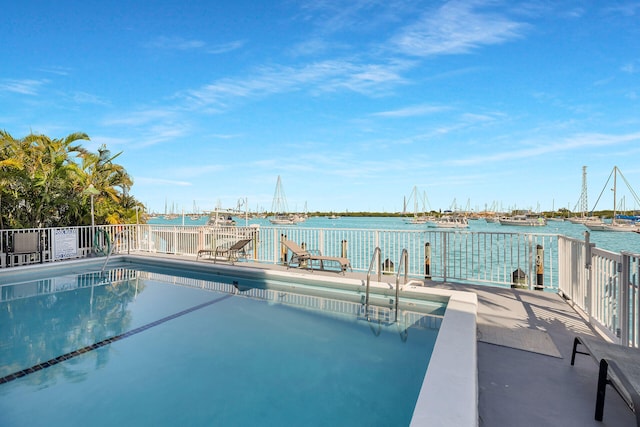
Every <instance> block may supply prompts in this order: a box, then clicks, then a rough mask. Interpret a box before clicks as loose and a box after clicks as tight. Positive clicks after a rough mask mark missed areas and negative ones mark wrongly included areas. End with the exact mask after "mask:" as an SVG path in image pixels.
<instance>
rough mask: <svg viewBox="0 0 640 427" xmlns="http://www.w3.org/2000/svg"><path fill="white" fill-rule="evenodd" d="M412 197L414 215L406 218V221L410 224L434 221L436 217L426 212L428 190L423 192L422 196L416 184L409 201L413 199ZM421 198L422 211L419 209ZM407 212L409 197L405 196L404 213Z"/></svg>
mask: <svg viewBox="0 0 640 427" xmlns="http://www.w3.org/2000/svg"><path fill="white" fill-rule="evenodd" d="M412 199H413V216H412V217H406V218H404V221H405V222H406V223H408V224H426V223H428V222H431V221H433V220H434V218H433V217H432V216H428V215H427V214H426V212H427V210H426V206H425V205H426V203H428V201H427V194H426V192H423V195H422V197H420V196H419V194H418V187H417V186H414V187H413V190H411V195H409V200H408V201H411V200H412ZM419 199H421V200H422V212H419V210H418V202H419ZM406 213H407V199H406V197H405V201H404V208H403V214H406Z"/></svg>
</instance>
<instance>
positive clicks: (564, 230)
mask: <svg viewBox="0 0 640 427" xmlns="http://www.w3.org/2000/svg"><path fill="white" fill-rule="evenodd" d="M234 219H235V221H236V224H237V225H238V226H247V225H252V224H259V225H260V226H262V227H269V226H271V225H272V224H271V223H270V222H269V220H268V219H262V218H260V219H257V218H256V219H248V220H246V219H245V218H242V217H234ZM207 220H208V218H207V217H206V216H205V217H202V218H199V219H198V220H193V219H191V218H190V217H188V216H185V217H182V216H180V217H178V218H175V219H173V220H167V219H164V218H162V217H158V218H155V219H152V220H149V224H165V225H185V226H188V225H194V226H197V225H205V224H206V223H207ZM295 227H305V228H351V229H373V230H417V229H426V228H429V226H428V225H426V224H409V223H407V222H406V221H404V220H403V219H402V218H398V217H340V218H338V219H329V218H327V217H310V218H309V219H308V220H306V221H304V222H302V223H300V224H298V225H296V226H295ZM431 229H432V230H435V229H434V228H431ZM467 231H477V232H497V233H534V234H561V235H564V236H567V237H572V238H575V239H580V240H584V239H585V232H586V231H589V230H588V229H587V228H586V227H585V226H584V225H582V224H573V223H571V222H568V221H548V222H547V225H545V226H542V227H521V226H505V225H500V224H499V223H490V222H486V221H485V220H483V219H480V220H471V221H469V228H468V229H467ZM589 239H590V241H591V243H595V245H596V247H598V248H601V249H606V250H609V251H612V252H621V251H625V252H632V253H636V254H640V234H638V233H629V232H622V233H620V232H608V231H592V232H590V236H589Z"/></svg>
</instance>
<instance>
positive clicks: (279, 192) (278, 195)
mask: <svg viewBox="0 0 640 427" xmlns="http://www.w3.org/2000/svg"><path fill="white" fill-rule="evenodd" d="M271 212H273V213H275V216H273V217H269V222H270V223H271V224H275V225H295V224H297V223H298V222H299V221H298V220H297V219H296V218H295V217H294V216H293V215H289V214H288V213H287V199H286V197H285V195H284V190H283V189H282V180H281V179H280V175H278V181H277V182H276V191H275V193H274V194H273V203H272V204H271Z"/></svg>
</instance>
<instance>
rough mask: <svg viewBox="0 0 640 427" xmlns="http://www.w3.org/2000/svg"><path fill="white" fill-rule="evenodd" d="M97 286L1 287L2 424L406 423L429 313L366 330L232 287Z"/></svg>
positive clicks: (335, 313)
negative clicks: (16, 375)
mask: <svg viewBox="0 0 640 427" xmlns="http://www.w3.org/2000/svg"><path fill="white" fill-rule="evenodd" d="M107 277H108V280H105V279H104V278H103V277H102V275H98V274H96V273H92V274H89V275H87V274H85V275H77V276H76V275H66V276H61V277H58V278H54V279H47V280H39V281H31V282H29V281H24V283H22V284H20V285H14V286H11V285H5V286H2V298H3V299H2V302H0V325H1V328H0V354H1V357H0V377H3V379H4V380H3V381H2V382H0V425H2V426H45V425H46V426H50V425H66V426H75V425H78V426H79V425H82V426H85V425H92V426H113V425H136V426H143V425H149V426H178V425H184V426H187V425H188V426H213V425H224V426H236V425H237V426H247V425H278V426H287V425H291V426H301V425H305V426H316V425H317V426H320V425H322V426H326V425H334V426H342V425H344V426H358V425H367V426H375V425H380V426H389V425H394V426H401V425H408V424H409V422H410V421H411V416H412V413H413V408H414V406H415V403H416V400H417V397H418V394H419V391H420V387H421V385H422V382H423V379H424V374H425V372H426V369H427V365H428V362H429V358H430V355H431V352H432V350H433V347H434V344H435V339H436V335H437V332H438V331H437V325H438V318H435V321H434V318H433V317H431V316H427V315H422V314H417V313H410V312H404V313H401V315H400V322H397V323H393V322H387V321H384V319H385V318H388V316H387V317H385V316H382V319H383V320H382V321H381V322H376V321H373V322H367V321H366V320H365V319H364V318H363V317H362V316H357V315H354V314H353V313H350V311H353V310H352V308H349V307H350V305H349V303H342V302H340V301H332V300H328V299H323V298H320V297H309V296H305V297H299V296H296V294H295V293H293V292H285V291H282V290H277V291H269V290H268V286H263V287H262V289H261V288H260V287H257V288H254V287H240V288H238V287H237V285H236V286H233V283H234V281H233V280H232V279H230V280H222V281H219V279H216V280H211V278H209V280H205V279H203V278H198V279H189V280H187V279H185V278H183V277H180V276H171V275H167V274H164V273H162V274H160V273H153V272H151V273H150V272H148V271H141V270H132V269H117V270H113V271H110V272H108V274H107ZM185 284H186V285H185ZM236 284H237V282H236ZM310 300H312V301H313V302H312V304H302V303H297V304H296V303H292V301H310ZM345 304H346V305H345ZM319 305H321V306H324V307H327V308H329V309H328V310H324V311H322V310H318V309H317V308H310V306H315V307H317V306H319ZM351 305H352V306H353V307H356V306H357V304H351ZM336 307H342V308H340V309H337V308H336ZM344 307H347V309H344ZM79 350H81V351H79ZM61 355H67V357H65V358H64V359H66V360H60V361H58V360H56V358H59V356H61ZM14 373H20V375H19V377H18V378H15V379H14V377H13V376H12V374H14Z"/></svg>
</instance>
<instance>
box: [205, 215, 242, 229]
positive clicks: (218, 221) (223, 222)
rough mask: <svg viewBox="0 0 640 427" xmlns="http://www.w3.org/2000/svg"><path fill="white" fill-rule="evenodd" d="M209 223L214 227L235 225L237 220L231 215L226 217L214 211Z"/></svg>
mask: <svg viewBox="0 0 640 427" xmlns="http://www.w3.org/2000/svg"><path fill="white" fill-rule="evenodd" d="M207 225H210V226H213V227H234V226H235V225H236V221H235V220H234V219H233V218H232V217H231V215H228V216H226V217H225V216H224V215H218V214H217V213H214V214H212V215H211V216H210V217H209V221H207Z"/></svg>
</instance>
